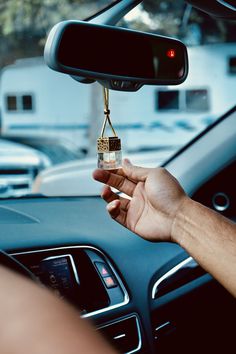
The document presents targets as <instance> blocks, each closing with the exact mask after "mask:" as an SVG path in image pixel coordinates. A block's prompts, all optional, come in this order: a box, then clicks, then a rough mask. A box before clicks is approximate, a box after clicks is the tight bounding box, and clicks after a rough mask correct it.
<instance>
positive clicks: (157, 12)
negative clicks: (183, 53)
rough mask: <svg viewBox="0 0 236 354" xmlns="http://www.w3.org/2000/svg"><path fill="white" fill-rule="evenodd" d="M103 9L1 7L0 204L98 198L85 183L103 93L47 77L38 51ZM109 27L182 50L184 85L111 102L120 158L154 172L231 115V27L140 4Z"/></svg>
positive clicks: (169, 7) (186, 8) (234, 84)
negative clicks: (29, 198) (164, 39)
mask: <svg viewBox="0 0 236 354" xmlns="http://www.w3.org/2000/svg"><path fill="white" fill-rule="evenodd" d="M110 3H112V1H83V0H77V1H72V0H63V1H56V0H44V1H38V0H34V1H32V0H31V1H18V0H11V1H7V2H4V1H1V2H0V6H1V11H0V23H1V27H0V33H1V44H0V53H1V55H0V65H1V77H0V102H1V103H0V105H1V106H0V107H1V138H0V151H1V154H0V198H8V197H18V196H24V195H28V194H32V193H40V194H45V195H49V196H53V195H58V196H60V195H64V196H67V195H68V196H69V195H70V196H71V195H83V194H99V192H100V186H99V185H97V184H96V182H94V181H93V180H92V178H91V173H92V171H93V169H94V168H96V164H97V157H96V140H97V138H98V136H99V134H100V130H101V125H102V120H103V101H102V87H101V86H100V85H99V84H98V83H93V84H82V83H78V82H77V81H75V80H74V79H72V78H71V77H70V76H68V75H65V74H62V73H58V72H55V71H52V70H51V69H49V68H48V67H47V66H46V65H45V62H44V59H43V50H44V44H45V41H46V38H47V35H48V32H49V30H50V29H51V27H52V26H53V25H54V24H56V23H58V22H59V21H62V20H65V19H85V18H87V17H89V16H91V15H93V14H95V13H96V12H98V11H99V10H101V9H102V8H104V7H105V6H108V5H109V4H110ZM118 25H119V26H122V27H126V28H132V29H135V30H141V31H145V32H150V33H158V34H161V35H167V36H170V37H174V38H178V39H180V40H182V41H183V42H184V43H185V44H186V45H187V47H188V55H189V76H188V78H187V80H186V81H185V82H184V83H183V84H181V85H179V86H158V87H157V86H144V87H142V88H141V89H140V90H139V91H137V92H119V91H111V92H110V109H111V117H112V121H113V123H114V127H115V129H116V131H117V133H118V135H119V137H121V139H122V150H123V156H126V157H129V158H130V159H131V160H132V161H133V162H134V163H135V164H139V165H142V166H150V167H152V166H158V165H161V164H162V163H163V162H164V161H165V160H167V159H168V158H169V157H170V156H171V155H173V154H174V153H175V152H176V151H177V150H178V149H180V148H181V147H182V146H183V145H185V144H186V143H188V142H189V141H190V140H191V139H192V138H194V137H195V136H196V135H197V134H199V132H201V131H202V130H204V129H205V128H206V127H207V126H208V125H209V124H211V123H213V122H214V121H215V120H216V119H217V118H219V117H220V116H221V115H222V114H224V113H225V112H226V111H227V110H229V109H230V108H231V107H232V106H234V105H235V88H236V28H235V24H233V23H231V22H227V23H226V22H224V21H222V20H219V19H217V20H215V19H213V18H211V17H209V16H208V15H206V14H203V13H201V12H200V11H198V10H196V9H193V8H192V7H191V6H190V5H187V4H186V3H185V2H184V1H182V0H179V1H171V0H147V1H144V2H143V3H142V4H140V5H139V6H137V7H136V8H135V9H133V10H132V11H131V12H130V13H129V14H127V15H126V16H125V17H124V18H123V19H122V20H121V21H120V23H119V24H118ZM84 40H86V39H84ZM113 55H114V53H113ZM124 55H125V53H124Z"/></svg>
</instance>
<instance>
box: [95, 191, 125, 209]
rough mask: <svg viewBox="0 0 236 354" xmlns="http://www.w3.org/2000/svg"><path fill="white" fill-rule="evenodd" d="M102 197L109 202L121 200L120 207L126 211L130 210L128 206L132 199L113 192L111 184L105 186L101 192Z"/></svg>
mask: <svg viewBox="0 0 236 354" xmlns="http://www.w3.org/2000/svg"><path fill="white" fill-rule="evenodd" d="M101 197H102V198H103V199H104V200H105V201H106V202H107V203H111V202H113V201H114V200H119V201H120V207H121V209H123V210H124V211H127V210H128V206H129V203H130V200H129V199H127V198H122V197H120V196H119V195H117V194H116V193H114V192H112V190H111V188H110V187H109V186H104V188H103V190H102V192H101Z"/></svg>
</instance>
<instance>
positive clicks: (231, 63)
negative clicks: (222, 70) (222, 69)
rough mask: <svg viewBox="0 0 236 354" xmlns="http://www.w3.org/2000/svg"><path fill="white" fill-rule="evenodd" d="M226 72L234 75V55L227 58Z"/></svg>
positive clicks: (235, 70) (235, 62)
mask: <svg viewBox="0 0 236 354" xmlns="http://www.w3.org/2000/svg"><path fill="white" fill-rule="evenodd" d="M228 73H229V74H231V75H236V57H229V59H228Z"/></svg>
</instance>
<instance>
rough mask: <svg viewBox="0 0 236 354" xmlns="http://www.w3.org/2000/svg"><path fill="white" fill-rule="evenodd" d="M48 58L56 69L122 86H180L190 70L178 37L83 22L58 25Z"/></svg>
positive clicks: (49, 41)
mask: <svg viewBox="0 0 236 354" xmlns="http://www.w3.org/2000/svg"><path fill="white" fill-rule="evenodd" d="M44 57H45V61H46V63H47V65H48V66H49V67H50V68H51V69H53V70H56V71H60V72H62V73H66V74H70V75H71V76H77V77H83V78H88V79H94V80H97V81H99V82H101V83H102V84H105V86H106V87H109V88H111V89H115V90H123V91H136V90H138V89H139V88H140V87H141V86H142V85H178V84H181V83H182V82H183V81H184V80H185V79H186V77H187V73H188V57H187V50H186V47H185V45H184V44H183V43H182V42H180V41H178V40H176V39H172V38H167V37H163V36H159V35H154V34H149V33H144V32H138V31H133V30H128V29H124V28H119V27H112V26H104V25H96V24H91V23H88V22H82V21H63V22H60V23H59V24H57V25H56V26H54V27H53V29H52V30H51V32H50V34H49V37H48V39H47V43H46V46H45V53H44Z"/></svg>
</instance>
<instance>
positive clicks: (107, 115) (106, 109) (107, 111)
mask: <svg viewBox="0 0 236 354" xmlns="http://www.w3.org/2000/svg"><path fill="white" fill-rule="evenodd" d="M103 98H104V114H105V118H104V121H103V125H102V131H101V137H102V138H103V136H104V133H105V129H106V125H107V122H108V123H109V125H110V128H111V130H112V132H113V134H114V136H115V137H117V134H116V131H115V129H114V128H113V125H112V123H111V118H110V109H109V89H108V88H106V87H103Z"/></svg>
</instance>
